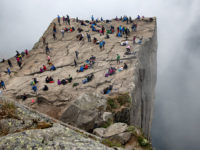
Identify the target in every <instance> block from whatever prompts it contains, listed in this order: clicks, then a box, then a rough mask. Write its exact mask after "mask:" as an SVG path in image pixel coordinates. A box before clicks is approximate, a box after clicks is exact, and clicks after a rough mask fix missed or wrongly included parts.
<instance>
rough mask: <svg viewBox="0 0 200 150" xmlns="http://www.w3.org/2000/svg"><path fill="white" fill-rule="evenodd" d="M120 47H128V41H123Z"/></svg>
mask: <svg viewBox="0 0 200 150" xmlns="http://www.w3.org/2000/svg"><path fill="white" fill-rule="evenodd" d="M120 45H121V46H126V45H128V41H123V42H121V43H120Z"/></svg>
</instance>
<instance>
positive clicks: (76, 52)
mask: <svg viewBox="0 0 200 150" xmlns="http://www.w3.org/2000/svg"><path fill="white" fill-rule="evenodd" d="M75 54H76V59H78V54H79V52H78V51H75Z"/></svg>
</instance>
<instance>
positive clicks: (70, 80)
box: [67, 74, 72, 83]
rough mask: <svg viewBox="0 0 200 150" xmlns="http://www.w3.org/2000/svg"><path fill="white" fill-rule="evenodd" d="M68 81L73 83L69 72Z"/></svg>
mask: <svg viewBox="0 0 200 150" xmlns="http://www.w3.org/2000/svg"><path fill="white" fill-rule="evenodd" d="M67 81H68V82H69V83H71V82H72V76H71V75H70V74H69V78H67Z"/></svg>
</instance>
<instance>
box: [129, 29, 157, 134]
mask: <svg viewBox="0 0 200 150" xmlns="http://www.w3.org/2000/svg"><path fill="white" fill-rule="evenodd" d="M134 69H135V71H134V75H133V76H134V83H135V85H136V86H135V89H134V90H133V92H131V95H132V99H133V101H132V107H131V110H130V123H131V124H133V125H136V126H137V127H140V128H142V130H143V132H144V133H145V135H146V136H148V137H149V136H150V130H151V122H152V113H153V104H154V99H155V85H156V80H157V29H156V26H155V29H154V32H153V36H152V37H151V38H149V39H147V40H145V41H144V44H142V45H141V47H140V48H139V50H138V52H137V63H136V64H135V68H134Z"/></svg>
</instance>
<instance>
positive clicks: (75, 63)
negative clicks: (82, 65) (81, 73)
mask: <svg viewBox="0 0 200 150" xmlns="http://www.w3.org/2000/svg"><path fill="white" fill-rule="evenodd" d="M74 66H75V67H76V66H77V62H76V60H75V59H74Z"/></svg>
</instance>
